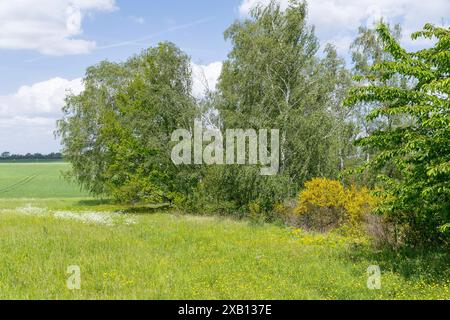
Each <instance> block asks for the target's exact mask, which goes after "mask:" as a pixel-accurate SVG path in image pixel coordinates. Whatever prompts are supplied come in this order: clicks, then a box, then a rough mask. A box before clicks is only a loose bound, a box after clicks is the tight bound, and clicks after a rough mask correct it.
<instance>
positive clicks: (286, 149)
mask: <svg viewBox="0 0 450 320" xmlns="http://www.w3.org/2000/svg"><path fill="white" fill-rule="evenodd" d="M306 14H307V8H306V4H305V3H304V2H300V1H291V2H290V5H289V7H288V8H287V9H286V10H282V9H281V8H280V6H279V5H278V4H277V3H276V2H275V1H271V2H270V3H269V4H268V5H267V6H264V7H263V6H259V7H256V8H255V9H254V10H253V11H252V12H251V18H250V19H246V20H244V21H238V22H235V23H234V24H233V25H232V26H231V27H230V28H228V30H227V31H226V32H225V37H226V39H228V40H230V41H231V43H232V46H233V47H232V50H231V52H230V53H229V55H228V59H227V61H225V63H224V65H223V70H222V74H221V77H220V81H219V84H218V91H219V93H218V94H219V97H218V102H217V104H216V105H217V109H218V110H219V112H220V120H221V123H220V125H221V129H222V130H224V129H226V128H252V129H255V130H258V129H279V130H280V133H281V135H282V137H281V141H280V144H281V146H280V148H281V150H280V151H281V159H280V176H282V177H283V179H280V177H267V178H259V177H253V178H251V177H252V174H250V171H251V168H224V169H223V170H224V171H227V170H235V171H234V172H233V173H229V172H224V176H225V177H226V181H227V185H228V188H230V189H232V190H230V192H231V194H233V196H232V197H229V198H231V199H236V198H238V199H241V200H239V201H238V202H244V203H245V202H247V203H248V201H249V200H251V199H252V198H253V199H255V198H257V197H258V195H259V194H260V193H261V191H260V190H259V189H258V191H254V190H256V188H255V187H254V185H255V184H256V183H255V182H256V181H258V183H257V184H261V185H270V186H272V185H273V183H272V181H270V180H275V179H280V181H282V182H281V183H282V184H283V186H284V187H283V188H280V192H283V196H284V197H287V196H288V195H289V194H293V193H296V192H297V191H298V189H299V188H300V186H301V185H302V184H303V182H305V181H307V180H308V179H310V178H312V177H316V176H326V177H334V176H336V175H337V173H338V171H339V169H340V168H341V167H343V166H344V163H345V161H346V158H347V155H348V153H349V150H348V149H349V148H352V146H351V142H350V140H351V137H352V130H351V127H352V125H351V124H350V123H349V121H347V116H348V113H349V110H348V109H345V108H343V107H342V100H343V98H344V96H345V92H346V90H347V88H348V86H349V85H350V80H351V78H350V75H349V72H348V71H347V70H346V69H345V66H344V62H343V61H342V60H341V59H340V58H339V57H338V56H337V54H336V51H335V49H334V48H333V47H332V46H330V45H328V46H327V47H326V49H325V52H324V55H323V57H320V56H319V53H318V50H319V43H318V40H317V38H316V36H315V35H314V29H313V28H312V27H310V26H308V25H307V24H306ZM254 174H256V175H257V174H258V173H257V170H254ZM244 177H245V181H248V183H247V188H246V189H245V190H243V188H244V186H243V183H244V181H243V179H244ZM223 185H225V184H223ZM286 186H289V189H290V190H287V191H286V188H285V187H286ZM271 188H272V187H271ZM223 193H224V194H229V193H227V192H223ZM242 197H245V198H246V200H245V201H244V200H242ZM273 198H274V199H276V198H277V197H273Z"/></svg>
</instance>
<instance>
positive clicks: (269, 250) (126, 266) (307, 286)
mask: <svg viewBox="0 0 450 320" xmlns="http://www.w3.org/2000/svg"><path fill="white" fill-rule="evenodd" d="M68 168H69V165H68V164H64V163H40V164H36V163H28V164H27V163H21V164H0V253H1V259H0V299H98V298H102V299H450V292H449V285H450V280H449V278H448V275H449V273H448V272H449V270H450V266H449V260H448V255H445V254H437V253H433V254H431V253H430V254H429V255H426V256H423V255H418V254H412V255H410V256H408V257H405V256H399V255H396V254H393V253H391V252H389V253H387V252H385V251H376V250H374V249H372V248H371V247H370V246H369V245H368V244H366V243H359V244H355V243H354V241H353V239H350V238H346V237H343V236H339V235H333V234H329V235H318V234H316V235H315V234H310V233H306V232H303V231H301V230H294V229H292V228H288V227H286V226H282V225H274V224H263V225H255V224H252V223H250V222H247V221H236V220H232V219H228V218H223V217H205V216H200V215H199V216H191V215H184V214H182V213H180V212H172V211H167V212H162V211H161V212H160V211H158V210H152V209H151V208H147V209H145V210H131V209H130V208H129V207H127V206H118V205H114V204H111V203H109V202H108V201H102V200H97V199H93V198H91V197H89V196H88V195H87V194H86V193H84V192H82V191H80V190H79V187H78V186H76V185H74V184H70V183H68V182H66V181H65V180H63V179H61V177H60V172H61V171H64V170H67V169H68ZM371 265H376V266H379V267H380V269H381V289H380V290H370V289H368V287H367V281H368V275H367V269H368V267H369V266H371ZM70 266H78V267H79V270H80V279H81V283H80V290H76V289H75V290H70V289H69V288H68V287H67V280H68V279H70V277H71V275H72V274H71V273H70V272H69V273H67V271H68V268H69V267H70ZM69 270H70V269H69Z"/></svg>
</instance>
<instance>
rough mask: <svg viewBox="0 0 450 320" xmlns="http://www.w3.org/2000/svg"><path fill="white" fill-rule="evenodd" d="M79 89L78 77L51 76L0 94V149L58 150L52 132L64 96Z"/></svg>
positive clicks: (22, 150) (80, 83)
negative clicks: (11, 91)
mask: <svg viewBox="0 0 450 320" xmlns="http://www.w3.org/2000/svg"><path fill="white" fill-rule="evenodd" d="M82 90H83V83H82V81H81V79H75V80H66V79H62V78H53V79H50V80H47V81H43V82H39V83H36V84H33V85H31V86H22V87H20V88H19V89H18V90H17V91H16V92H15V93H13V94H9V95H3V96H0V150H1V151H6V150H7V151H11V152H17V153H26V152H52V151H57V150H58V149H59V144H58V142H57V141H56V140H55V139H54V135H53V132H54V130H55V125H56V120H57V119H59V118H60V117H61V108H62V107H63V106H64V98H65V97H66V95H67V94H68V93H69V92H72V93H74V94H78V93H80V92H81V91H82ZM1 151H0V152H1Z"/></svg>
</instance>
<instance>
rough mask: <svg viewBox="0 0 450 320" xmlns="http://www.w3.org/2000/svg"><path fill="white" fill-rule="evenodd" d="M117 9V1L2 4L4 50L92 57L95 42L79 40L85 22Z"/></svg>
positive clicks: (0, 46) (0, 37)
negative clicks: (98, 14) (89, 55)
mask: <svg viewBox="0 0 450 320" xmlns="http://www.w3.org/2000/svg"><path fill="white" fill-rule="evenodd" d="M115 9H116V5H115V0H14V1H5V0H2V1H0V49H28V50H37V51H39V52H40V53H42V54H47V55H66V54H82V53H88V52H90V51H91V50H92V49H93V48H95V42H94V41H89V40H84V39H79V38H76V36H79V35H80V34H82V33H83V30H82V22H83V18H84V17H85V16H86V15H87V14H90V13H92V12H95V11H112V10H115Z"/></svg>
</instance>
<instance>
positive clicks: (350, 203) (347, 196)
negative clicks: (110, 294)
mask: <svg viewBox="0 0 450 320" xmlns="http://www.w3.org/2000/svg"><path fill="white" fill-rule="evenodd" d="M375 205H376V198H375V197H374V196H372V194H371V193H370V190H368V189H367V188H360V189H358V188H356V187H355V186H350V187H349V188H344V186H343V185H342V183H340V182H339V181H336V180H329V179H325V178H315V179H312V180H311V181H308V182H306V183H305V188H304V189H303V190H302V191H301V192H300V194H299V196H298V204H297V207H296V208H295V213H296V214H297V215H300V216H301V219H302V223H303V224H304V225H305V226H306V227H308V228H310V229H316V230H319V231H322V232H325V231H329V230H331V229H335V228H337V227H341V226H343V225H349V226H351V227H357V226H359V225H361V223H362V221H363V218H364V216H365V215H366V214H369V213H370V212H371V211H372V210H373V208H374V207H375Z"/></svg>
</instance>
